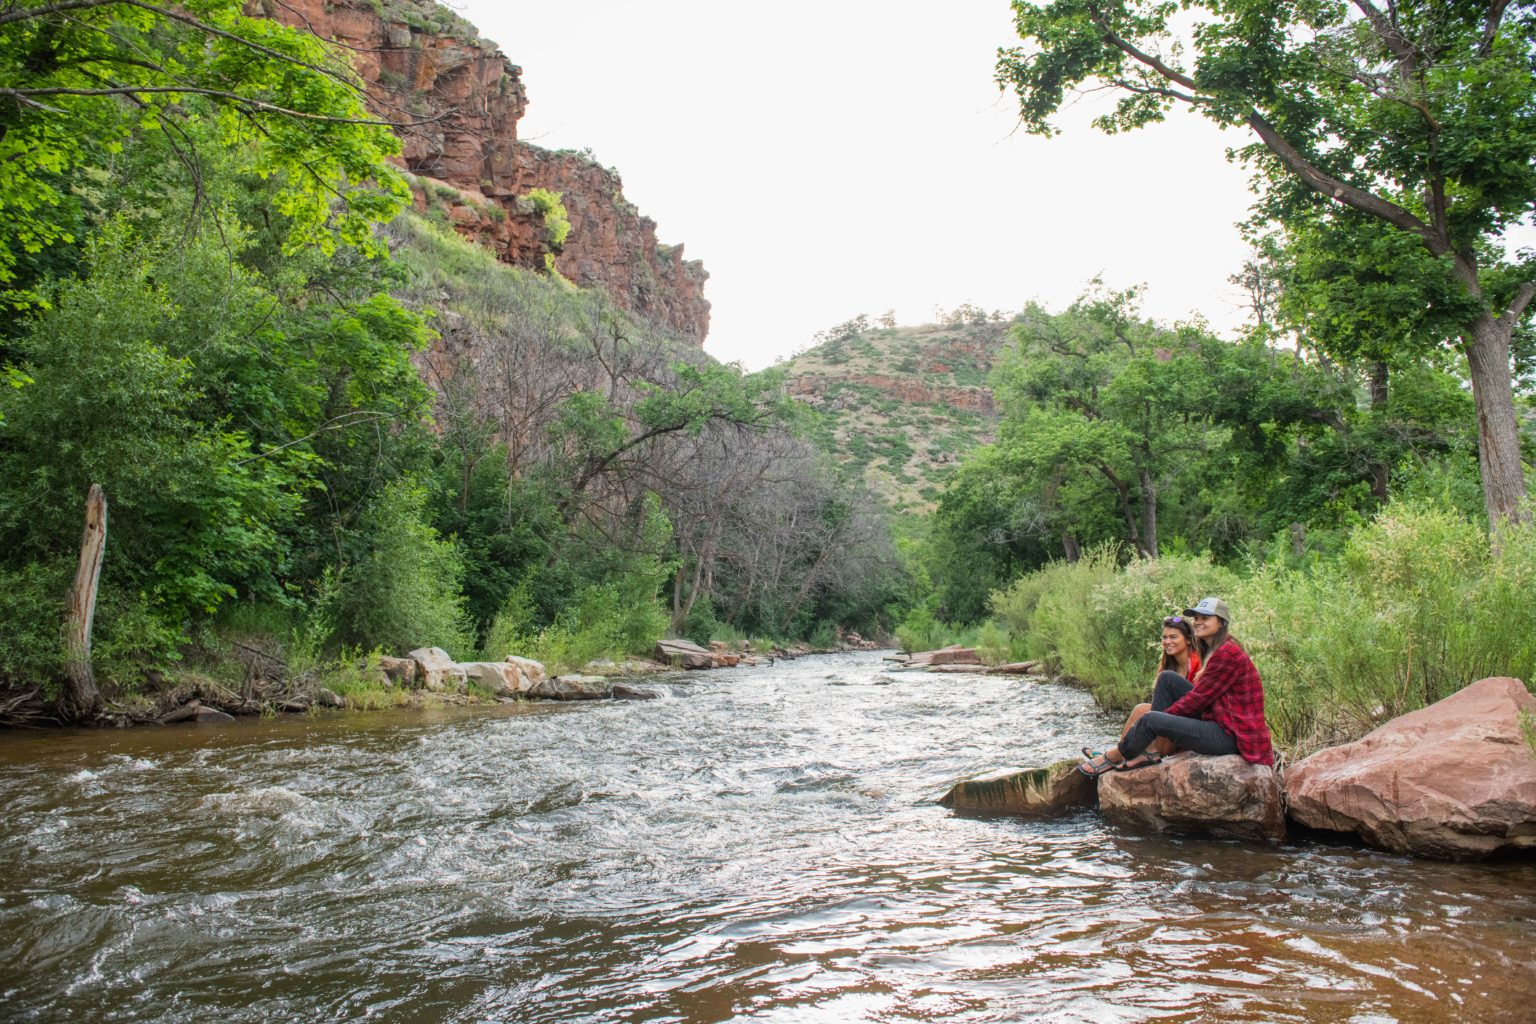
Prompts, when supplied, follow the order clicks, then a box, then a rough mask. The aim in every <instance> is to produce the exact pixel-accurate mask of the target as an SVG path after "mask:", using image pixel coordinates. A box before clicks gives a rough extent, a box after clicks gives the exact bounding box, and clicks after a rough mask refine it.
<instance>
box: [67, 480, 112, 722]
mask: <svg viewBox="0 0 1536 1024" xmlns="http://www.w3.org/2000/svg"><path fill="white" fill-rule="evenodd" d="M106 550H107V496H106V495H105V494H104V493H103V492H102V490H101V485H100V484H91V490H90V493H89V494H87V495H86V498H85V535H84V536H83V537H82V538H81V540H80V565H79V568H77V569H76V570H75V583H74V586H72V587H70V588H69V612H68V618H67V620H66V626H65V650H66V652H67V659H68V664H67V669H66V671H67V675H68V680H69V691H68V699H69V703H70V710H71V712H72V713H73V714H75V715H76V716H78V717H81V718H84V717H87V716H89V715H93V714H95V713H96V712H97V711H98V710H99V709H100V707H101V691H100V690H99V689H97V687H96V674H95V672H94V671H93V670H92V668H91V626H92V624H93V623H94V622H95V620H96V588H97V586H98V585H99V584H100V582H101V561H102V558H103V556H104V555H105V554H106Z"/></svg>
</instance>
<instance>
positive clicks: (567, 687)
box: [530, 675, 613, 700]
mask: <svg viewBox="0 0 1536 1024" xmlns="http://www.w3.org/2000/svg"><path fill="white" fill-rule="evenodd" d="M530 692H531V693H532V695H533V696H535V697H543V698H545V699H546V700H601V699H603V698H605V697H612V696H613V684H612V683H611V682H609V681H608V680H607V679H604V678H603V677H602V676H580V675H570V676H557V677H556V678H554V679H546V680H544V681H543V682H542V683H540V684H539V685H538V686H535V687H534V688H533V689H532V690H531V691H530Z"/></svg>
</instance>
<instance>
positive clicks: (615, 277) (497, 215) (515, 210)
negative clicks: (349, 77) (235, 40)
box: [258, 0, 709, 344]
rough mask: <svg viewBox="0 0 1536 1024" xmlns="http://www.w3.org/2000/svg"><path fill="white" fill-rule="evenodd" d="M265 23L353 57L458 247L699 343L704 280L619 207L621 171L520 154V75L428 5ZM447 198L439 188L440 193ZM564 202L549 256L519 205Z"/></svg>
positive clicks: (299, 9)
mask: <svg viewBox="0 0 1536 1024" xmlns="http://www.w3.org/2000/svg"><path fill="white" fill-rule="evenodd" d="M258 6H259V7H260V9H261V10H262V11H263V13H265V14H266V15H267V16H268V17H271V18H275V19H276V20H278V21H281V22H283V23H285V24H288V25H294V26H299V27H306V26H307V27H308V28H310V29H311V30H313V31H314V32H315V34H317V35H319V36H320V37H322V38H324V39H330V40H335V41H336V42H338V43H340V44H341V45H342V47H343V48H344V49H345V50H346V51H347V52H348V54H349V55H350V56H351V58H352V61H353V65H354V66H355V67H356V68H357V70H358V73H359V74H360V75H361V76H362V78H363V80H364V82H365V83H366V87H367V97H368V104H369V107H370V108H371V109H372V110H373V112H374V113H375V114H376V115H377V116H379V117H380V118H383V119H386V120H389V121H392V122H395V123H399V124H402V125H404V127H402V129H401V130H400V133H399V134H400V136H401V146H402V152H401V163H402V164H403V165H404V166H405V168H406V169H407V170H409V171H411V172H412V173H414V174H416V175H418V176H420V178H421V179H423V180H422V181H420V182H419V183H418V186H417V188H416V196H417V203H418V205H419V206H421V207H423V208H425V207H426V206H428V205H433V204H436V203H442V204H444V205H446V207H447V212H448V216H449V218H450V221H451V222H452V223H453V224H454V226H455V227H456V228H457V229H458V230H459V232H460V233H461V234H463V235H465V236H466V237H469V238H471V239H474V240H476V241H478V242H481V243H482V244H485V245H488V246H490V247H491V248H493V249H494V250H495V251H496V254H497V256H498V257H499V258H501V259H502V260H504V261H505V262H507V263H512V264H515V265H518V266H522V267H529V268H533V269H537V270H542V269H543V268H544V258H545V256H546V255H547V254H549V255H554V257H555V267H556V269H557V270H559V271H560V273H561V274H563V275H565V277H567V278H569V279H570V280H571V281H573V282H575V283H576V284H578V285H580V286H582V287H584V288H598V289H602V290H604V291H606V292H607V293H608V294H609V295H611V296H612V297H613V299H614V300H615V302H617V303H618V304H619V305H620V306H622V307H623V308H625V309H627V310H630V311H631V312H633V313H636V314H638V315H640V316H642V317H645V318H647V319H649V320H651V321H653V322H655V323H657V324H660V325H662V326H664V327H667V328H669V329H670V330H672V331H673V332H675V333H677V334H679V335H681V336H683V337H685V338H688V339H691V340H692V341H694V342H696V343H698V344H703V342H704V338H705V336H706V334H707V333H708V331H709V303H708V302H707V301H705V299H704V295H703V289H704V282H705V280H706V279H707V278H708V276H709V275H708V274H707V273H706V272H705V271H704V267H703V265H702V264H701V263H699V262H698V261H696V260H685V259H684V258H683V249H682V246H680V245H679V246H675V247H668V246H664V245H662V244H660V243H659V242H658V241H657V240H656V225H655V223H654V222H653V221H651V220H650V219H649V218H647V217H642V216H641V215H640V213H639V211H637V210H636V209H635V207H634V206H633V205H632V204H630V203H629V202H628V201H627V200H626V199H625V198H624V196H623V192H622V188H623V185H622V182H621V181H620V180H619V176H618V174H617V173H616V172H614V171H613V170H611V169H609V168H605V167H603V166H602V165H600V164H598V163H596V162H595V161H593V160H591V159H589V158H587V157H585V156H583V155H581V154H577V153H570V152H564V151H560V152H552V151H549V150H545V149H541V148H539V147H537V146H532V145H529V144H528V143H526V142H521V141H519V140H518V138H517V122H518V120H519V119H520V118H521V117H522V116H523V112H524V110H525V109H526V108H527V105H528V97H527V92H526V90H525V89H524V86H523V80H522V70H521V69H520V68H519V67H517V66H516V65H515V64H513V63H512V62H511V61H510V60H508V59H507V57H506V56H505V55H504V54H503V53H502V52H501V51H500V50H499V49H497V48H496V46H495V45H494V44H492V43H489V42H486V41H484V40H481V39H479V38H477V35H476V33H475V32H474V31H473V28H472V26H469V25H467V23H463V22H462V20H461V19H456V18H455V17H454V16H453V15H452V13H451V12H449V11H448V10H447V9H445V8H442V7H440V6H439V5H437V4H435V3H431V2H429V0H383V2H378V0H284V2H282V3H278V2H276V0H258ZM444 184H445V185H447V186H451V188H447V189H444V188H443V187H442V185H444ZM535 188H542V189H547V190H549V191H552V192H558V193H560V194H561V196H562V201H563V204H564V206H565V208H566V210H567V213H568V214H569V218H570V222H571V231H570V234H569V236H568V237H567V239H566V241H565V244H564V245H563V246H562V247H560V249H559V250H558V251H555V249H554V248H553V246H552V245H551V243H550V239H549V237H548V233H547V231H546V229H545V225H544V219H543V215H542V214H540V213H539V212H538V211H537V210H535V209H534V207H533V205H532V204H531V203H530V202H528V201H527V200H526V199H523V198H521V197H524V196H526V195H527V194H528V192H529V191H530V190H532V189H535Z"/></svg>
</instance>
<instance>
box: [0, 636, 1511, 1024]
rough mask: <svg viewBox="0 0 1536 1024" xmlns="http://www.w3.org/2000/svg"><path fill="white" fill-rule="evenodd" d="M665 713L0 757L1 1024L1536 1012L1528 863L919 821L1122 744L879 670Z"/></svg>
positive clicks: (719, 696) (1092, 821)
mask: <svg viewBox="0 0 1536 1024" xmlns="http://www.w3.org/2000/svg"><path fill="white" fill-rule="evenodd" d="M656 685H660V686H662V687H664V688H665V689H667V690H668V692H669V696H668V698H667V699H662V700H656V701H646V702H642V703H623V704H619V703H611V702H593V703H588V704H581V705H572V704H561V703H557V702H552V701H551V702H532V701H530V702H521V703H511V704H503V705H498V706H495V707H490V708H447V709H443V710H441V711H431V710H429V711H425V712H422V713H419V714H418V713H414V712H413V713H399V712H375V713H368V712H358V713H348V714H335V715H317V716H302V715H285V716H279V717H277V718H273V719H268V720H258V719H244V720H242V721H241V722H240V723H238V724H237V725H235V726H231V727H228V728H219V729H190V728H188V729H129V730H99V729H98V730H70V731H67V732H64V733H58V734H37V735H20V736H12V737H10V738H9V741H8V742H6V743H3V744H0V815H4V818H5V820H6V822H7V825H8V827H7V828H6V829H4V830H0V857H3V858H4V859H5V862H6V863H7V864H10V865H12V869H11V870H10V871H8V872H6V873H5V875H4V877H3V878H0V948H5V949H7V950H8V951H10V954H9V957H8V961H7V962H8V964H9V965H10V966H11V967H12V968H13V969H12V971H11V976H10V978H9V980H8V982H7V985H6V986H5V990H4V997H5V1005H6V1009H7V1012H8V1013H9V1014H10V1015H11V1016H13V1017H14V1018H16V1019H17V1020H21V1021H53V1020H73V1019H80V1018H88V1019H91V1020H94V1021H98V1022H100V1024H118V1022H127V1021H130V1020H131V1021H133V1022H135V1024H192V1022H193V1021H203V1020H209V1019H217V1020H220V1021H228V1022H230V1024H256V1022H259V1021H266V1020H317V1019H329V1020H357V1019H362V1018H364V1017H367V1016H369V1015H370V1013H371V1014H372V1016H376V1017H377V1016H381V1015H382V1016H383V1017H384V1018H387V1019H390V1020H481V1019H496V1020H516V1021H519V1022H525V1024H565V1022H568V1021H576V1020H605V1019H606V1020H662V1019H686V1020H689V1021H694V1022H697V1024H727V1022H736V1021H742V1020H747V1019H751V1020H753V1021H764V1022H770V1024H784V1022H787V1021H791V1020H816V1021H833V1020H835V1021H850V1022H854V1021H872V1020H876V1019H878V1020H883V1021H890V1022H906V1021H919V1020H933V1019H940V1018H942V1019H944V1020H946V1021H953V1022H956V1024H986V1022H989V1021H998V1020H1026V1019H1041V1020H1063V1021H1067V1020H1106V1021H1122V1020H1123V1021H1129V1020H1148V1019H1156V1018H1158V1017H1170V1016H1171V1017H1183V1018H1188V1019H1202V1020H1204V1019H1221V1020H1224V1021H1233V1022H1237V1024H1259V1022H1264V1024H1274V1022H1285V1024H1324V1022H1328V1024H1331V1022H1333V1021H1337V1020H1338V1019H1339V1016H1340V1007H1341V1006H1344V1007H1347V1010H1348V1013H1350V1014H1355V1015H1357V1016H1360V1017H1369V1018H1371V1019H1373V1020H1381V1021H1398V1022H1402V1024H1410V1022H1427V1021H1434V1020H1443V1019H1445V1018H1446V1015H1447V1013H1448V1012H1449V1014H1450V1016H1451V1017H1455V1018H1459V1019H1464V1020H1489V1021H1494V1020H1506V1019H1509V1020H1514V1019H1521V1014H1522V1012H1523V1010H1524V1008H1525V1007H1527V1006H1529V1005H1530V1004H1531V1003H1532V1001H1533V1000H1536V976H1533V974H1532V973H1531V972H1530V971H1529V969H1528V964H1529V960H1530V949H1531V946H1532V942H1533V941H1536V925H1533V923H1532V921H1531V919H1530V914H1529V912H1528V907H1529V894H1530V893H1531V892H1532V891H1533V890H1536V865H1533V864H1530V863H1497V864H1484V865H1476V866H1469V865H1457V864H1445V863H1437V862H1432V861H1416V860H1412V859H1409V858H1403V857H1397V856H1393V855H1390V854H1382V853H1377V852H1374V851H1368V850H1364V849H1358V848H1352V847H1349V846H1339V845H1332V844H1328V845H1324V844H1317V843H1312V842H1308V841H1292V842H1288V843H1285V844H1282V845H1279V846H1273V847H1271V846H1252V845H1247V844H1240V843H1235V842H1229V841H1228V842H1223V841H1208V840H1201V839H1192V838H1173V837H1165V836H1156V835H1145V834H1131V833H1126V832H1123V831H1121V830H1119V829H1117V828H1115V827H1113V826H1109V825H1106V824H1105V823H1104V822H1103V821H1102V819H1100V818H1099V817H1098V816H1097V815H1095V814H1091V813H1084V814H1078V815H1073V816H1069V817H1067V818H1064V819H1062V820H1060V821H1053V822H1046V823H1024V822H1017V821H1012V820H978V819H971V818H964V817H960V816H957V815H954V814H952V813H951V812H949V811H947V810H945V809H944V808H942V807H939V806H938V805H937V804H935V803H934V802H933V801H934V800H935V799H936V798H937V797H938V796H939V795H940V794H941V792H942V787H943V786H944V785H946V784H947V783H948V782H949V781H951V780H953V779H956V778H960V777H964V776H968V775H973V774H975V773H977V772H980V771H982V770H984V769H986V768H988V767H994V766H998V765H1006V764H1021V763H1023V764H1029V763H1050V762H1053V761H1056V760H1060V759H1062V758H1065V757H1068V756H1070V755H1072V754H1073V753H1075V751H1076V747H1077V745H1079V744H1080V743H1081V742H1082V739H1081V737H1082V736H1084V735H1091V734H1096V733H1099V732H1101V731H1102V730H1104V729H1106V728H1110V727H1112V726H1113V725H1114V724H1115V723H1114V722H1113V720H1112V719H1111V718H1110V717H1108V716H1105V715H1103V714H1101V713H1100V712H1098V711H1097V710H1096V708H1095V707H1094V704H1093V702H1092V700H1091V699H1090V698H1089V697H1088V695H1087V694H1084V693H1081V692H1079V691H1075V690H1071V689H1066V688H1061V687H1053V686H1041V685H1034V684H1032V683H1029V682H1026V681H1023V680H1020V679H1019V678H1017V677H1006V676H975V677H966V676H944V675H930V674H928V673H924V672H917V671H913V672H903V673H890V672H888V671H887V670H886V667H885V663H884V662H882V660H881V656H880V654H878V653H869V654H863V653H860V654H839V655H830V656H824V657H810V658H796V659H793V660H790V661H780V662H777V663H775V664H773V665H766V664H764V665H760V666H758V667H755V668H746V667H738V668H736V669H730V670H714V671H702V672H692V673H682V674H679V675H677V676H675V677H668V680H667V681H666V682H665V683H659V684H656ZM1405 949H1408V950H1411V956H1406V955H1405V954H1404V950H1405ZM1170 979H1176V980H1175V981H1170ZM1448 1007H1449V1008H1451V1009H1450V1010H1449V1011H1448V1010H1447V1008H1448ZM1347 1015H1348V1014H1346V1016H1347Z"/></svg>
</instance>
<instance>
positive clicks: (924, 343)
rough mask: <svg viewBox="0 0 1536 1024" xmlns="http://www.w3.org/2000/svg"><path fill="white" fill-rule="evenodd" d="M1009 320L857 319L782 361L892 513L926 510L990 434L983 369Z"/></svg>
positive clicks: (843, 456) (832, 446) (796, 391)
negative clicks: (915, 322) (907, 322)
mask: <svg viewBox="0 0 1536 1024" xmlns="http://www.w3.org/2000/svg"><path fill="white" fill-rule="evenodd" d="M1015 322H1016V320H1015V319H1013V318H1004V317H1002V316H1001V315H999V314H992V315H990V316H989V315H987V314H985V313H983V312H982V311H981V310H976V309H971V308H968V307H962V308H961V309H960V310H957V311H956V312H955V313H953V314H950V315H949V316H947V317H945V322H943V323H937V324H924V325H922V326H917V327H896V326H891V325H890V320H889V319H888V318H887V319H886V320H885V321H884V325H882V324H881V323H880V322H876V321H871V320H870V318H868V317H862V316H861V317H855V318H854V319H853V320H850V321H848V322H847V323H844V324H839V325H838V326H837V327H834V328H832V329H831V330H828V331H824V332H822V333H821V334H820V335H818V336H817V337H818V344H816V345H815V346H814V347H813V348H810V349H808V350H806V351H805V352H802V353H800V354H798V355H796V356H795V357H794V358H793V359H791V360H789V361H788V362H787V363H785V364H784V369H785V370H786V372H787V374H788V386H789V392H790V394H791V395H792V396H793V397H795V398H797V399H799V400H800V401H802V402H804V403H806V404H807V405H809V406H811V407H812V408H815V409H817V410H819V411H821V412H822V413H824V414H825V419H824V421H823V424H822V427H821V430H822V432H823V436H822V441H823V444H824V445H825V446H826V447H827V448H828V449H829V450H831V451H832V452H833V453H834V454H835V455H836V457H837V459H838V460H839V462H841V463H842V464H843V465H845V466H847V467H848V468H850V469H852V470H854V471H857V472H861V473H862V474H863V476H864V478H865V480H866V481H868V483H869V485H870V486H871V487H872V488H873V489H874V490H876V491H877V492H879V493H880V494H882V495H884V496H885V498H886V499H887V500H888V501H889V502H890V503H891V506H892V508H894V509H896V510H897V511H913V512H921V511H926V510H928V509H930V508H932V507H933V505H934V503H935V502H936V501H937V499H938V496H939V492H940V490H941V488H942V487H943V483H944V481H945V479H947V477H948V476H949V474H950V472H951V471H952V470H953V469H954V467H955V465H956V464H957V463H958V462H959V459H960V457H961V456H962V455H964V454H965V453H966V452H968V451H970V450H971V449H972V448H974V447H976V446H977V445H979V444H985V443H988V442H990V441H992V440H994V439H995V435H996V427H997V412H996V406H995V403H994V401H993V397H992V390H991V388H989V387H988V386H987V375H988V374H989V373H990V372H991V370H992V365H993V363H994V362H995V361H996V359H997V357H998V354H999V353H1000V352H1001V351H1002V350H1003V348H1004V347H1005V346H1006V345H1007V344H1008V339H1009V333H1008V332H1009V329H1010V328H1011V327H1012V325H1013V324H1014V323H1015Z"/></svg>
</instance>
